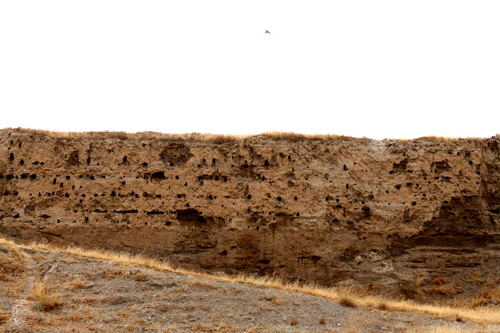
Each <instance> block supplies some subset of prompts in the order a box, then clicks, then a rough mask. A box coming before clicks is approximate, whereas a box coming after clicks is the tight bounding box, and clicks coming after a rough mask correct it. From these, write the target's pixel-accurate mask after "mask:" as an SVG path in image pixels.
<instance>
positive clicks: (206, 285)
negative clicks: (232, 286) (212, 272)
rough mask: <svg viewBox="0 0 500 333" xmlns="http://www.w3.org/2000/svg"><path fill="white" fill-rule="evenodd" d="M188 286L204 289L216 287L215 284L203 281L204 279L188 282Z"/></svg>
mask: <svg viewBox="0 0 500 333" xmlns="http://www.w3.org/2000/svg"><path fill="white" fill-rule="evenodd" d="M189 286H190V287H191V288H198V289H205V290H211V289H217V286H216V285H215V284H213V283H211V282H205V281H195V282H191V283H189Z"/></svg>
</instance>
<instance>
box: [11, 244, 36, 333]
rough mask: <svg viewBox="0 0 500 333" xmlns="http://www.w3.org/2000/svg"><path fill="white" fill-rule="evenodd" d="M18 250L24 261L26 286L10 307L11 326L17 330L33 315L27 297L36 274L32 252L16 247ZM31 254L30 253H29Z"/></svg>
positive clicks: (31, 305)
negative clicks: (20, 251)
mask: <svg viewBox="0 0 500 333" xmlns="http://www.w3.org/2000/svg"><path fill="white" fill-rule="evenodd" d="M18 248H19V249H21V250H22V253H23V254H24V257H25V259H26V269H27V276H26V286H25V287H24V291H23V293H22V294H21V296H20V297H19V299H17V300H15V301H14V303H13V306H12V317H11V321H12V325H13V326H14V327H17V328H22V327H23V326H25V324H26V318H27V317H30V316H32V315H33V311H32V308H33V302H32V301H30V300H28V295H29V293H30V291H31V288H32V287H33V283H34V282H35V278H36V272H35V260H33V258H32V255H31V253H33V250H31V249H26V248H24V247H21V246H18ZM30 252H31V253H30Z"/></svg>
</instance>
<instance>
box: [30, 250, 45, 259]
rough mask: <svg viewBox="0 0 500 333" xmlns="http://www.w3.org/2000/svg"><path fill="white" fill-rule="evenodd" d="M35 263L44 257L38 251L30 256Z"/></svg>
mask: <svg viewBox="0 0 500 333" xmlns="http://www.w3.org/2000/svg"><path fill="white" fill-rule="evenodd" d="M31 257H32V258H33V259H34V260H35V261H36V262H40V261H42V260H44V259H45V256H44V255H43V254H41V253H40V251H37V252H35V253H33V255H32V256H31Z"/></svg>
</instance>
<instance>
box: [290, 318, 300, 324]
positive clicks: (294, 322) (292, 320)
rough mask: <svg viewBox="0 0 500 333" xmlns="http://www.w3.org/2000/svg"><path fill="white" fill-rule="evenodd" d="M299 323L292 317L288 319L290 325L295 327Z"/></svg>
mask: <svg viewBox="0 0 500 333" xmlns="http://www.w3.org/2000/svg"><path fill="white" fill-rule="evenodd" d="M298 323H299V320H298V319H297V318H296V317H293V318H292V319H290V325H292V326H293V325H297V324H298Z"/></svg>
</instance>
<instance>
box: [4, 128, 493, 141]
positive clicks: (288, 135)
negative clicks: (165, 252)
mask: <svg viewBox="0 0 500 333" xmlns="http://www.w3.org/2000/svg"><path fill="white" fill-rule="evenodd" d="M4 130H8V131H18V132H20V133H32V134H37V135H46V136H48V137H51V138H53V139H71V140H78V139H97V140H105V139H120V140H161V141H196V142H207V143H215V144H223V143H228V142H236V141H241V140H243V139H245V138H248V137H252V136H257V135H260V136H264V137H267V138H270V139H274V140H287V141H292V142H297V141H301V140H322V141H326V140H333V139H339V138H352V137H349V136H344V135H337V134H301V133H294V132H281V131H272V132H264V133H261V134H246V135H233V134H210V133H195V132H194V133H182V134H172V133H160V132H151V131H148V132H137V133H127V132H108V131H104V132H59V131H49V130H39V129H30V128H22V127H18V128H5V129H4ZM495 137H496V138H497V139H500V134H497V135H496V136H495ZM425 138H426V139H427V140H430V141H434V142H454V141H460V140H465V141H476V142H482V141H484V140H486V139H485V138H473V137H468V138H454V137H445V136H428V137H425ZM366 139H367V138H366V137H362V138H360V140H366ZM385 140H388V139H385ZM398 141H400V142H406V141H412V139H402V138H400V139H398Z"/></svg>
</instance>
